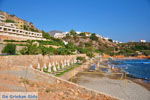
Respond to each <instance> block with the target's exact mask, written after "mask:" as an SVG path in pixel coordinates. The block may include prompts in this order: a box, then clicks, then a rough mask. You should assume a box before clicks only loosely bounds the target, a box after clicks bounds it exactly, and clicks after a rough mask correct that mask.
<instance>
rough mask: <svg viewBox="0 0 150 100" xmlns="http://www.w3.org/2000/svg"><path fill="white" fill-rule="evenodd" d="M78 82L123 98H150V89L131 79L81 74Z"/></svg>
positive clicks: (140, 99)
mask: <svg viewBox="0 0 150 100" xmlns="http://www.w3.org/2000/svg"><path fill="white" fill-rule="evenodd" d="M77 84H79V85H82V86H85V87H87V88H91V89H95V90H97V91H100V92H104V93H107V94H110V95H112V96H115V97H118V98H121V99H123V100H150V91H148V90H147V89H145V88H144V87H142V86H140V85H138V84H136V83H134V82H132V81H130V80H114V79H109V78H107V77H92V76H86V75H81V76H80V77H79V80H78V81H77Z"/></svg>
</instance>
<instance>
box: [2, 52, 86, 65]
mask: <svg viewBox="0 0 150 100" xmlns="http://www.w3.org/2000/svg"><path fill="white" fill-rule="evenodd" d="M77 56H86V55H84V54H80V55H54V56H42V55H18V56H16V55H14V56H0V67H13V66H30V65H32V67H34V68H37V66H38V64H39V65H40V67H43V66H44V65H46V66H48V64H49V63H56V62H57V63H60V62H62V61H65V60H67V61H71V60H72V59H75V58H76V57H77Z"/></svg>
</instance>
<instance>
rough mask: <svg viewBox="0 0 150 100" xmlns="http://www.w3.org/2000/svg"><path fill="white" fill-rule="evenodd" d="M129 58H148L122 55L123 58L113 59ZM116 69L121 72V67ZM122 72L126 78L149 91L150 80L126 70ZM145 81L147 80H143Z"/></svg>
mask: <svg viewBox="0 0 150 100" xmlns="http://www.w3.org/2000/svg"><path fill="white" fill-rule="evenodd" d="M130 59H134V60H135V59H149V57H124V58H114V59H113V60H130ZM107 62H109V60H107ZM105 63H106V62H105ZM116 69H117V70H118V72H121V71H120V70H121V68H116ZM122 73H123V72H122ZM124 73H125V74H126V79H128V80H131V81H132V82H134V83H137V84H139V85H141V86H143V87H144V88H146V89H147V90H149V91H150V80H146V79H143V78H138V77H135V76H133V75H132V74H129V73H128V72H124ZM145 81H149V82H145Z"/></svg>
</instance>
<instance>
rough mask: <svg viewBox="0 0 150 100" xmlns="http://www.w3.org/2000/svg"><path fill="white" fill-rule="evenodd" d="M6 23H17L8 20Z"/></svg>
mask: <svg viewBox="0 0 150 100" xmlns="http://www.w3.org/2000/svg"><path fill="white" fill-rule="evenodd" d="M5 22H6V23H15V21H13V20H10V19H7V20H6V21H5Z"/></svg>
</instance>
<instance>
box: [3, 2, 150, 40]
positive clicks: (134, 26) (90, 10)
mask: <svg viewBox="0 0 150 100" xmlns="http://www.w3.org/2000/svg"><path fill="white" fill-rule="evenodd" d="M0 10H2V11H6V12H8V13H10V14H15V15H16V16H18V17H20V18H23V19H25V20H27V21H30V22H33V23H34V25H35V26H36V27H38V28H39V29H42V30H45V31H47V32H48V31H51V30H62V31H69V30H71V29H74V30H76V31H85V32H93V33H99V34H101V35H103V36H105V37H110V38H112V39H114V40H119V41H123V42H127V41H131V40H134V41H138V40H140V39H146V40H148V41H150V0H0Z"/></svg>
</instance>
